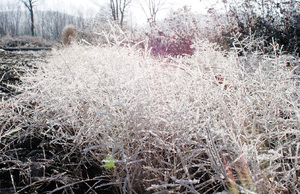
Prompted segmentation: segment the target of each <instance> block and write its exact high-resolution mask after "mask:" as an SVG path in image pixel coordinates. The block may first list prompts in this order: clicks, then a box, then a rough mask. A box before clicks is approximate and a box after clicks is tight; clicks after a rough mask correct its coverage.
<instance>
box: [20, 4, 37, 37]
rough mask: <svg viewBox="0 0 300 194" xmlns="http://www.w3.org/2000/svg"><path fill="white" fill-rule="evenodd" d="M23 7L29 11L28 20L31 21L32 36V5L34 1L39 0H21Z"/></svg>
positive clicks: (32, 33) (32, 30)
mask: <svg viewBox="0 0 300 194" xmlns="http://www.w3.org/2000/svg"><path fill="white" fill-rule="evenodd" d="M21 1H22V2H23V4H24V5H25V7H26V8H27V9H28V11H29V12H30V22H31V36H34V15H33V7H34V6H35V3H36V2H38V1H39V0H21Z"/></svg>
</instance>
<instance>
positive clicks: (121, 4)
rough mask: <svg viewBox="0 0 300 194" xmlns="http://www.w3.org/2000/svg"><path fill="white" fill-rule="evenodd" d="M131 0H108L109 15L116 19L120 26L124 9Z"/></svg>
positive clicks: (122, 21)
mask: <svg viewBox="0 0 300 194" xmlns="http://www.w3.org/2000/svg"><path fill="white" fill-rule="evenodd" d="M131 2H132V0H110V4H109V7H110V10H111V16H112V19H113V20H114V21H117V22H118V23H119V24H120V26H123V23H124V16H125V11H126V10H127V8H128V5H129V4H130V3H131Z"/></svg>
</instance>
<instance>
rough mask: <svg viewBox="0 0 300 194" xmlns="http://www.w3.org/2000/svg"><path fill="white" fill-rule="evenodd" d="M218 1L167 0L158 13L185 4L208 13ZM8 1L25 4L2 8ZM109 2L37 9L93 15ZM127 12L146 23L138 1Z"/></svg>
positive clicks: (89, 0)
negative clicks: (8, 5) (208, 7)
mask: <svg viewBox="0 0 300 194" xmlns="http://www.w3.org/2000/svg"><path fill="white" fill-rule="evenodd" d="M133 1H137V0H133ZM141 1H143V0H141ZM218 1H220V0H201V1H200V0H166V4H165V6H164V9H163V10H161V11H160V12H159V13H158V15H157V17H158V18H163V17H165V16H166V15H167V14H168V13H169V11H170V10H176V9H178V8H180V7H182V6H184V5H188V6H191V8H192V11H194V12H198V13H206V12H205V8H206V7H207V6H209V5H213V6H214V7H216V5H220V3H219V4H218V3H215V2H218ZM93 2H94V3H93ZM7 3H8V4H10V7H14V6H16V5H19V6H20V5H21V7H22V6H23V5H22V4H20V0H0V9H1V6H3V5H7ZM108 3H109V0H40V1H39V3H38V4H37V6H36V7H37V8H36V9H39V10H57V11H61V12H64V13H68V14H75V15H77V14H81V15H83V16H85V17H93V16H95V15H96V14H97V13H98V11H99V8H100V7H99V5H105V4H108ZM213 3H215V4H213ZM2 9H3V7H2ZM127 14H128V15H130V16H131V17H132V21H133V22H136V23H138V24H143V23H146V17H145V14H144V13H143V11H142V9H141V8H140V7H139V6H138V5H137V4H136V3H135V4H132V6H131V9H130V11H129V12H128V13H127ZM127 19H128V18H127Z"/></svg>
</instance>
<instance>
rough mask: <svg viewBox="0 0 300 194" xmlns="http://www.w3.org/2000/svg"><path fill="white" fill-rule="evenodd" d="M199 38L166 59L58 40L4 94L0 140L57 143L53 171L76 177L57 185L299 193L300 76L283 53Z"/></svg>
mask: <svg viewBox="0 0 300 194" xmlns="http://www.w3.org/2000/svg"><path fill="white" fill-rule="evenodd" d="M195 48H196V51H195V53H194V55H192V56H189V57H182V58H174V59H171V58H170V59H165V60H158V59H155V58H153V57H151V56H150V55H148V53H147V52H145V53H143V52H141V51H138V50H135V49H133V48H125V47H117V46H111V47H92V46H83V45H76V44H74V45H71V46H70V47H66V48H64V49H62V50H56V51H53V53H52V56H51V57H50V58H49V59H48V63H46V64H39V65H40V68H39V69H38V70H37V72H34V73H31V72H30V70H28V74H26V76H24V77H22V81H23V84H22V85H20V86H18V88H19V90H21V91H22V94H20V95H18V96H16V97H14V98H11V99H9V100H6V101H4V100H3V101H2V102H1V115H2V116H1V131H0V132H1V133H0V135H1V136H0V140H2V141H3V140H5V139H6V138H7V137H9V136H18V135H19V136H20V135H29V134H30V135H34V136H38V137H42V138H45V139H47V141H48V143H49V144H51V145H56V146H57V147H58V145H59V146H60V149H59V151H60V152H59V153H53V154H52V157H53V158H54V159H52V161H55V162H57V163H55V164H52V165H54V166H55V165H61V166H63V167H61V166H60V167H57V168H56V171H54V172H53V174H52V175H51V176H50V175H48V177H51V178H52V179H51V180H53V176H54V175H60V176H65V177H68V178H69V179H71V180H72V181H73V182H72V183H70V181H66V182H63V180H66V179H62V178H61V179H60V177H59V176H56V179H60V182H63V183H64V184H66V185H67V186H63V187H59V186H58V187H57V189H56V190H57V191H61V190H63V189H66V188H69V187H70V188H72V187H75V186H76V184H77V183H82V182H85V181H86V184H88V183H89V182H90V181H91V180H93V181H95V182H93V184H90V186H89V189H90V191H92V190H95V191H97V189H99V188H101V187H106V186H112V187H113V188H114V191H115V192H120V193H145V192H149V193H154V192H158V193H164V192H167V191H168V192H174V193H185V192H187V193H213V192H221V191H223V190H228V191H230V192H232V193H237V192H238V191H240V192H245V193H251V192H253V193H256V192H257V193H279V192H288V191H289V192H300V190H299V188H300V184H299V182H300V180H299V177H300V169H299V166H300V143H299V142H300V129H299V126H300V122H299V121H300V119H299V118H300V112H299V108H300V105H299V101H300V98H299V95H300V94H299V76H297V75H295V74H294V71H293V69H291V68H290V67H286V61H285V60H286V59H285V56H284V55H282V56H279V55H273V56H267V55H262V54H259V53H252V54H251V55H250V54H249V55H247V56H242V57H238V56H237V55H236V54H235V52H233V51H232V52H227V53H224V52H222V51H220V50H218V49H216V48H214V45H212V44H209V43H207V42H205V41H198V42H197V43H196V44H195ZM294 68H297V67H294ZM298 68H299V67H298ZM294 70H295V69H294ZM35 71H36V70H35ZM44 144H45V143H44ZM3 149H4V148H3ZM44 155H45V154H44ZM74 157H75V159H74ZM107 158H110V159H109V161H107V160H105V159H107ZM112 158H113V161H112V160H111V159H112ZM41 159H43V158H41ZM74 160H76V163H75V162H74ZM3 161H5V159H2V162H3ZM58 161H59V162H58ZM108 165H109V168H108ZM69 166H72V167H69ZM79 166H80V167H81V168H82V166H84V167H85V168H86V169H88V166H93V167H94V168H96V169H98V171H97V170H96V171H95V174H94V176H90V177H85V176H84V175H82V174H80V173H79V174H78V172H79V171H80V170H78V168H79ZM66 168H68V169H73V171H71V170H70V171H63V170H62V169H66ZM97 172H98V174H97ZM55 173H56V174H55ZM60 173H61V174H60ZM25 177H26V176H25ZM46 177H47V175H46ZM27 179H30V177H29V178H28V177H27ZM49 179H50V178H49ZM69 179H68V180H69ZM103 180H105V181H103ZM31 183H32V182H31Z"/></svg>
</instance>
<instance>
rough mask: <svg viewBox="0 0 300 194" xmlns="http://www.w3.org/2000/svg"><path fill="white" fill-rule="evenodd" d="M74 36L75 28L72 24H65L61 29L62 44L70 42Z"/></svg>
mask: <svg viewBox="0 0 300 194" xmlns="http://www.w3.org/2000/svg"><path fill="white" fill-rule="evenodd" d="M75 38H76V28H75V27H74V26H73V25H66V26H65V27H64V29H63V30H62V42H63V44H64V45H68V44H70V43H71V41H72V39H75Z"/></svg>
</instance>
